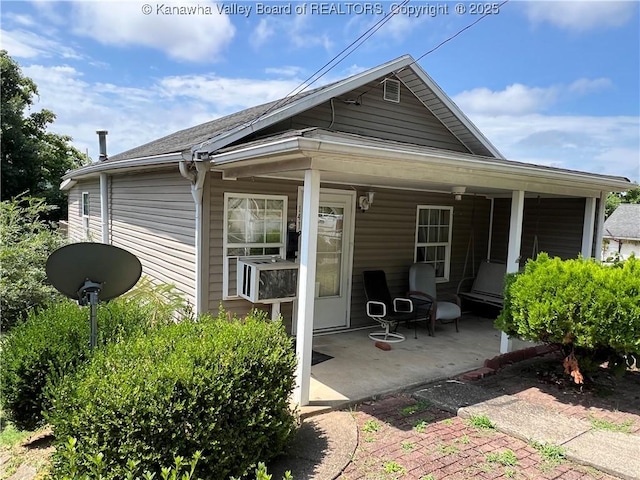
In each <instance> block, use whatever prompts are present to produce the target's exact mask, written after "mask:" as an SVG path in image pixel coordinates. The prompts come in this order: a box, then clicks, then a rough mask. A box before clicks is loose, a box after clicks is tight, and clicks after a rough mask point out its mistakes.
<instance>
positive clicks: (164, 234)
mask: <svg viewBox="0 0 640 480" xmlns="http://www.w3.org/2000/svg"><path fill="white" fill-rule="evenodd" d="M109 190H110V191H109V208H110V235H111V239H110V240H111V243H112V244H113V245H114V246H116V247H121V248H124V249H125V250H128V251H130V252H131V253H133V254H134V255H136V256H137V257H138V258H139V259H140V262H141V263H142V272H143V275H148V276H149V277H151V279H152V280H154V281H156V282H162V283H170V284H174V285H175V286H176V288H177V289H178V290H179V291H181V292H182V293H183V294H184V295H185V297H186V298H187V299H188V301H189V302H190V303H191V305H193V304H194V301H195V275H194V265H195V231H194V226H195V206H194V202H193V197H192V195H191V184H190V182H189V181H187V180H186V179H184V178H183V177H182V176H181V175H180V173H179V171H178V168H177V167H176V168H173V169H171V170H163V171H159V172H158V171H152V172H137V173H133V174H124V175H115V176H112V177H111V178H110V188H109Z"/></svg>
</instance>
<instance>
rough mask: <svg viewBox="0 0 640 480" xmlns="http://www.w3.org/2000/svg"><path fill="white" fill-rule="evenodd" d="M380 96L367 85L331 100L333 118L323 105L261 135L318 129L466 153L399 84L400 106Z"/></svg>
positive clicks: (374, 85) (374, 84) (372, 85)
mask: <svg viewBox="0 0 640 480" xmlns="http://www.w3.org/2000/svg"><path fill="white" fill-rule="evenodd" d="M361 95H362V96H361ZM360 96H361V97H360ZM382 96H383V86H382V84H381V83H380V81H375V82H371V83H369V84H367V85H365V86H363V87H362V88H359V89H357V90H354V91H352V92H350V93H348V94H346V95H343V96H341V97H340V98H335V99H333V115H332V107H331V103H332V102H325V103H323V104H322V105H318V106H316V107H313V108H311V109H309V110H307V111H305V112H303V113H300V114H298V115H295V116H293V117H291V118H289V119H287V120H284V121H282V122H280V123H279V124H277V125H275V126H273V127H271V128H269V129H268V130H266V131H265V132H261V134H262V133H264V134H273V133H276V132H280V131H284V130H288V129H301V128H308V127H319V128H323V129H329V130H334V131H339V132H346V133H353V134H358V135H364V136H369V137H376V138H382V139H385V140H392V141H397V142H406V143H412V144H416V145H424V146H428V147H435V148H441V149H444V150H452V151H456V152H465V153H468V152H469V150H468V149H467V148H466V147H465V146H464V145H463V144H462V143H461V142H460V141H459V140H458V139H457V138H456V137H455V136H454V135H453V134H452V133H451V132H450V131H449V130H448V129H447V128H446V127H445V126H444V125H443V124H442V122H440V120H438V119H437V118H436V117H435V116H434V115H433V113H431V112H430V111H429V110H428V109H427V108H426V107H425V106H424V105H423V104H422V102H420V101H419V100H418V99H417V98H416V97H415V95H414V94H413V93H411V91H410V90H409V89H407V88H406V87H405V86H404V85H403V84H401V91H400V103H394V102H389V101H385V100H383V97H382ZM358 98H360V101H361V104H360V105H354V104H346V103H344V101H345V100H355V99H358Z"/></svg>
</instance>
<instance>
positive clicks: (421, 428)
mask: <svg viewBox="0 0 640 480" xmlns="http://www.w3.org/2000/svg"><path fill="white" fill-rule="evenodd" d="M430 423H431V422H430V421H429V420H420V421H418V422H416V424H415V425H414V426H413V429H414V430H415V431H416V432H418V433H424V432H426V431H427V427H428V426H429V424H430Z"/></svg>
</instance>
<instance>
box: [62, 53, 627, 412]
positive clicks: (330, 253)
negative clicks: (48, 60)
mask: <svg viewBox="0 0 640 480" xmlns="http://www.w3.org/2000/svg"><path fill="white" fill-rule="evenodd" d="M103 139H104V134H103ZM101 143H102V144H104V142H101ZM103 154H104V155H102V160H101V161H99V162H96V163H93V164H91V165H89V166H86V167H82V168H80V169H77V170H74V171H72V172H69V173H68V174H67V175H65V177H64V181H63V184H62V186H61V188H63V189H66V190H68V191H69V231H70V237H71V238H72V239H73V240H76V241H81V240H84V239H91V240H93V241H102V242H106V243H111V244H113V245H116V246H119V247H123V248H126V249H127V250H129V251H131V252H133V253H134V254H136V255H137V256H138V257H139V258H140V260H141V262H142V264H143V268H144V273H145V274H147V275H149V276H151V277H153V278H154V279H156V280H158V281H162V282H171V283H174V284H175V285H176V286H177V287H178V288H179V289H180V290H181V291H183V292H184V293H185V295H186V296H187V297H188V298H189V299H190V301H191V302H192V303H193V305H194V307H195V309H196V311H197V312H206V311H211V312H216V311H217V309H218V306H219V304H220V303H221V302H222V303H223V304H224V306H225V308H226V309H228V310H230V311H233V312H238V313H244V312H246V311H248V310H249V309H250V308H251V307H252V304H251V303H249V302H247V301H246V300H243V299H241V298H239V297H238V295H237V292H238V289H237V284H236V276H237V264H238V259H239V258H242V257H247V256H252V255H253V256H264V255H267V256H269V255H272V256H277V257H282V258H284V257H287V256H289V257H293V258H295V259H296V261H297V262H298V263H299V265H300V267H299V272H298V296H297V299H296V302H290V303H283V304H282V314H283V318H284V322H285V325H287V327H288V328H289V329H290V330H291V331H292V332H293V333H295V334H297V349H298V353H299V356H300V362H299V367H298V368H299V370H298V382H299V383H298V384H299V389H298V390H297V391H296V392H297V393H296V398H297V400H298V401H299V402H300V403H301V404H303V405H304V404H306V403H307V402H308V389H309V382H310V380H309V379H310V366H311V338H312V335H313V333H314V332H318V331H322V332H326V331H340V330H344V329H353V328H358V327H362V326H366V325H370V323H371V321H370V319H369V318H368V317H367V316H366V315H365V297H364V291H363V288H362V278H361V277H362V275H361V273H362V271H363V270H366V269H384V270H385V271H386V273H387V278H388V281H389V285H390V288H391V290H392V293H394V294H402V293H403V292H405V291H406V289H407V287H408V270H409V266H410V265H411V264H412V263H413V262H416V261H419V262H422V261H423V262H429V263H432V264H433V265H434V267H435V269H436V271H437V275H438V281H439V282H440V287H441V288H442V289H444V290H455V289H456V286H457V285H458V282H459V281H460V279H461V278H462V277H463V276H464V275H465V274H466V275H469V274H470V273H472V272H473V271H474V270H475V271H477V268H478V265H479V262H480V261H481V260H482V259H483V258H491V259H493V260H497V261H502V262H506V264H507V271H509V272H513V271H517V270H518V269H519V268H520V267H521V266H522V265H524V262H525V261H526V259H527V258H528V257H530V256H532V255H534V256H535V254H536V252H538V251H546V252H548V253H549V254H550V255H555V256H560V257H563V258H571V257H576V256H577V255H578V254H580V253H581V254H582V255H583V256H587V257H589V256H593V252H594V251H595V252H600V249H601V245H600V243H599V242H600V241H601V238H602V235H601V232H602V222H603V220H604V202H605V198H606V195H607V193H608V192H610V191H616V192H619V191H625V190H628V189H629V188H631V187H632V186H633V185H632V184H631V183H630V182H629V180H627V179H626V178H621V177H613V176H605V175H596V174H590V173H584V172H577V171H570V170H563V169H557V168H550V167H544V166H537V165H531V164H527V163H520V162H515V161H510V160H507V159H505V158H504V157H503V156H502V155H501V154H500V152H498V150H497V149H496V148H495V147H494V146H493V145H492V144H491V143H490V142H489V140H487V138H485V136H484V135H483V134H482V133H481V132H480V131H479V130H478V129H477V127H476V126H475V125H473V123H472V122H471V121H470V120H469V119H468V118H467V117H466V116H465V115H464V114H463V113H462V112H461V111H460V110H459V108H458V107H457V106H456V105H455V104H454V103H453V101H452V100H451V99H450V98H449V97H448V96H447V95H446V94H445V93H444V92H443V91H442V90H441V89H440V88H439V87H438V85H436V83H435V82H434V81H433V80H432V79H431V77H429V76H428V75H427V74H426V73H425V72H424V71H423V70H422V69H421V68H420V66H418V65H417V64H416V63H415V61H414V60H413V59H412V58H411V57H410V56H403V57H400V58H398V59H396V60H393V61H391V62H389V63H386V64H384V65H381V66H378V67H376V68H373V69H371V70H368V71H366V72H363V73H360V74H358V75H355V76H352V77H349V78H347V79H344V80H341V81H339V82H336V83H333V84H330V85H327V86H324V87H320V88H317V89H315V90H312V91H309V92H305V93H302V94H299V95H296V96H293V97H289V98H286V99H283V100H281V101H277V102H271V103H268V104H265V105H261V106H258V107H253V108H250V109H247V110H245V111H242V112H239V113H236V114H233V115H229V116H227V117H224V118H220V119H217V120H214V121H211V122H208V123H205V124H202V125H198V126H196V127H192V128H187V129H185V130H181V131H179V132H176V133H173V134H171V135H168V136H166V137H163V138H160V139H158V140H155V141H153V142H150V143H147V144H145V145H142V146H139V147H137V148H134V149H132V150H129V151H126V152H123V153H119V154H117V155H114V156H111V157H108V158H107V157H106V151H105V152H103ZM361 207H362V208H361ZM298 243H299V245H300V246H299V248H297V245H298ZM296 250H297V251H296ZM258 306H260V305H258ZM266 307H267V308H268V307H269V306H268V305H267V306H266ZM505 339H506V337H504V336H503V340H505ZM502 348H503V349H505V348H507V343H506V342H503V347H502Z"/></svg>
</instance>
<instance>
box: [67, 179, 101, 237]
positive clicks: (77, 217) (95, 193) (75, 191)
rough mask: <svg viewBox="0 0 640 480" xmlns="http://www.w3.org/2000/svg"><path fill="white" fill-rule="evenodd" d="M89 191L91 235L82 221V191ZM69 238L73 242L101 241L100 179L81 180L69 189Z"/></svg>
mask: <svg viewBox="0 0 640 480" xmlns="http://www.w3.org/2000/svg"><path fill="white" fill-rule="evenodd" d="M83 192H88V193H89V235H88V236H87V235H86V234H85V230H84V226H83V221H82V193H83ZM68 199H69V203H68V221H69V227H68V238H69V241H71V242H89V241H91V242H99V241H101V239H102V219H101V215H102V213H101V212H102V210H101V208H100V182H99V181H98V179H95V180H94V179H91V180H85V181H80V182H78V183H77V184H76V185H74V186H73V187H72V188H71V190H69V197H68Z"/></svg>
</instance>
